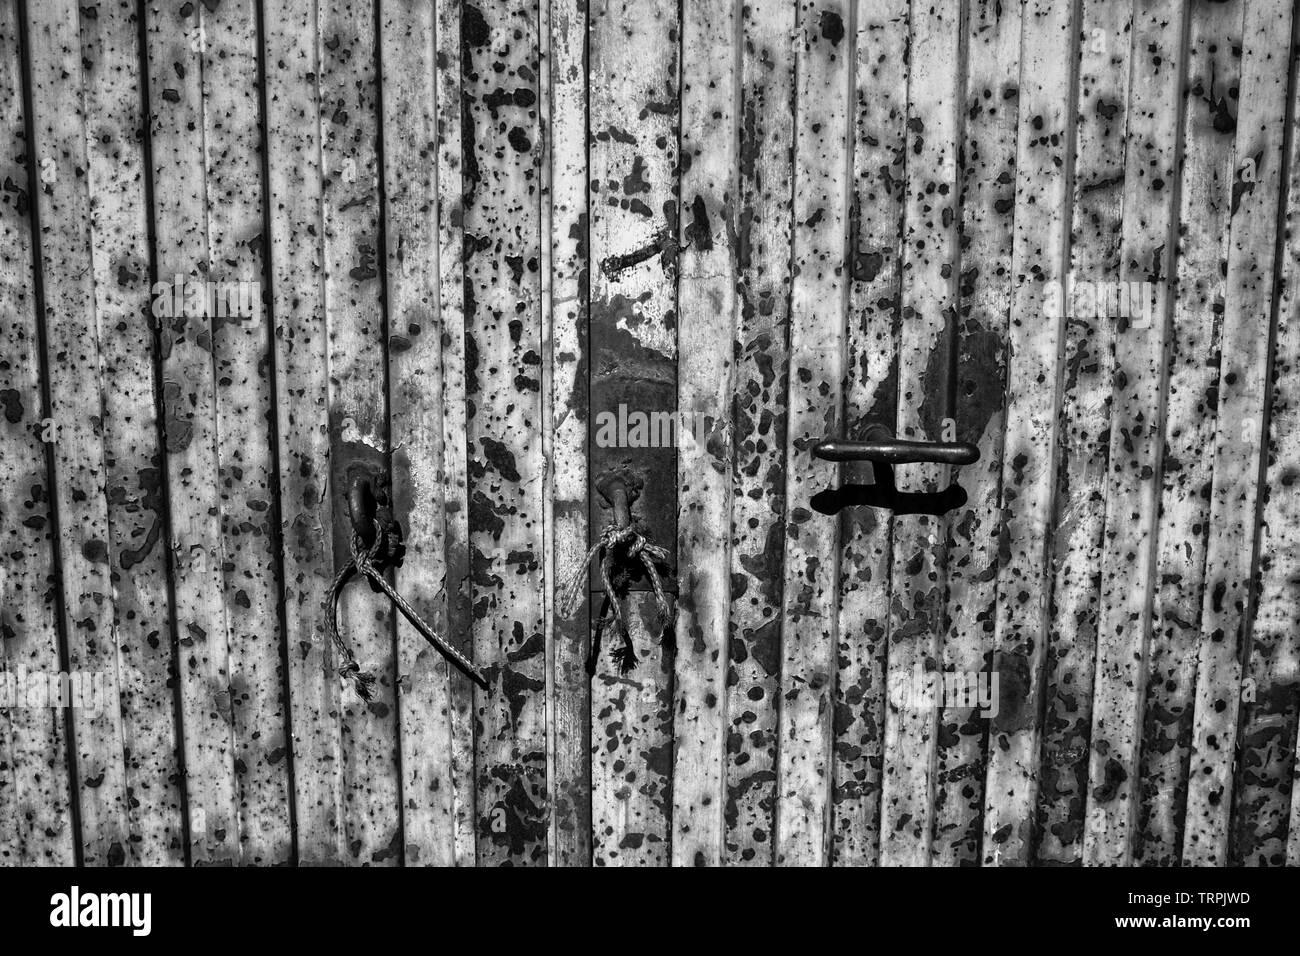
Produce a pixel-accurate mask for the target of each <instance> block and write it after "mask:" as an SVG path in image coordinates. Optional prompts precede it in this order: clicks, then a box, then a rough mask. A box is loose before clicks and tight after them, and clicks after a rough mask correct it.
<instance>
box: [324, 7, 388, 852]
mask: <svg viewBox="0 0 1300 956" xmlns="http://www.w3.org/2000/svg"><path fill="white" fill-rule="evenodd" d="M316 19H317V25H316V38H317V44H318V53H317V55H318V57H319V67H318V69H319V73H318V77H319V80H318V82H319V86H320V112H321V144H320V150H321V176H322V179H323V187H324V188H323V190H322V202H321V206H322V208H321V232H322V235H323V239H324V244H323V255H322V261H323V263H324V281H325V321H326V324H327V328H328V334H329V349H328V367H329V371H330V388H329V435H330V458H329V469H330V470H329V478H328V481H329V484H328V491H329V496H330V501H331V507H332V508H333V532H334V541H333V552H334V567H335V568H340V567H342V566H343V565H344V564H346V563H347V561H348V559H349V557H350V546H349V540H348V538H349V534H350V524H349V522H348V508H347V493H348V489H349V488H350V487H351V485H352V481H353V479H355V478H357V477H364V478H366V479H368V480H369V481H370V482H371V485H372V487H375V488H384V487H387V486H388V484H389V463H388V452H389V448H390V447H391V446H390V445H389V439H388V396H387V390H386V385H387V382H386V366H387V351H388V348H389V342H388V340H387V335H386V334H387V331H388V327H387V323H386V321H385V315H384V302H385V300H384V283H383V280H382V275H383V272H384V265H385V256H384V248H383V232H382V222H383V219H382V213H383V210H382V208H381V205H380V176H381V173H382V167H381V163H380V156H379V135H380V124H379V75H378V71H379V64H378V62H377V58H376V56H375V51H376V43H377V36H376V33H377V24H376V23H375V10H374V6H373V4H368V3H363V2H359V0H328V2H322V3H320V4H319V5H318V7H317V11H316ZM339 617H340V621H341V626H342V628H343V630H344V633H346V634H347V635H348V637H349V640H350V641H351V642H352V645H353V652H354V653H355V654H356V656H357V658H358V659H359V660H360V663H361V666H362V668H364V669H366V670H369V671H370V672H371V673H372V674H374V676H375V677H376V679H377V684H376V687H375V694H374V697H373V699H372V700H369V701H365V700H362V699H361V698H360V697H358V696H357V694H356V693H355V691H354V690H353V689H352V688H351V687H345V689H344V691H343V697H342V700H341V705H342V708H341V716H340V718H338V720H339V724H340V728H339V729H340V732H341V734H342V741H343V743H342V756H343V832H344V851H345V856H344V859H345V861H347V862H351V863H354V864H357V865H364V864H370V865H379V864H382V865H387V866H393V865H396V864H399V863H401V862H402V850H403V844H402V834H401V827H400V819H401V809H400V793H401V781H400V780H399V777H398V759H399V755H398V738H397V735H398V727H397V725H398V711H397V686H396V681H397V672H396V659H395V651H396V648H395V641H394V632H393V628H394V621H393V618H394V617H395V614H394V613H393V611H392V609H391V607H390V605H389V602H388V599H387V598H385V597H384V596H383V595H382V594H376V593H375V591H374V590H372V589H371V588H368V587H351V588H348V589H347V590H346V591H345V592H344V595H343V600H342V602H341V608H340V613H339Z"/></svg>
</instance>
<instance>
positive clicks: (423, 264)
mask: <svg viewBox="0 0 1300 956" xmlns="http://www.w3.org/2000/svg"><path fill="white" fill-rule="evenodd" d="M435 17H436V11H435V9H434V5H433V3H432V2H431V0H412V2H406V3H393V4H387V5H385V6H383V7H382V8H381V18H380V24H379V28H380V50H381V56H382V68H383V74H382V78H381V80H382V90H383V96H382V98H381V99H382V103H383V117H382V120H383V129H384V133H385V135H384V169H383V177H384V199H385V202H384V210H385V213H386V219H385V222H384V236H385V239H386V244H387V249H386V282H387V285H386V292H387V303H386V304H387V309H388V375H389V400H390V403H391V405H390V407H391V412H390V427H391V429H392V443H393V455H392V465H393V507H394V509H395V512H396V513H397V514H400V515H401V516H402V517H403V519H404V523H403V531H404V538H403V541H404V543H405V545H406V555H405V557H404V559H403V562H402V567H401V568H400V569H399V570H398V571H397V572H396V573H395V574H394V576H393V577H394V583H395V585H396V586H397V588H398V590H399V592H400V593H403V594H405V595H406V596H407V600H408V601H410V602H411V606H412V607H414V608H415V610H416V612H417V613H418V614H419V615H420V617H421V618H423V619H424V620H425V621H426V622H427V623H428V624H429V625H430V626H432V627H433V629H434V631H435V632H436V633H438V634H446V633H447V620H448V615H447V593H446V591H445V589H444V583H445V581H446V562H445V553H446V549H445V525H446V502H445V499H444V497H443V488H444V487H445V485H444V475H443V454H444V440H443V426H444V422H445V417H444V414H443V408H442V397H443V382H442V361H441V358H442V352H443V343H442V327H441V319H442V310H441V308H440V307H439V295H440V291H441V288H440V286H441V283H440V279H441V275H440V270H439V269H437V268H430V264H431V263H439V256H438V243H439V238H440V233H439V228H438V224H439V217H440V214H441V213H442V209H441V208H440V206H439V204H438V201H437V188H438V174H439V168H438V164H437V162H430V161H429V160H434V159H436V157H437V151H436V145H437V131H436V129H435V122H436V119H435V112H436V108H437V104H436V102H435V98H434V88H435V84H436V83H437V71H436V70H435V68H434V46H435V39H434V29H435V27H434V22H435ZM439 264H440V263H439ZM452 315H453V320H454V317H455V313H453V314H452ZM397 641H398V645H397V646H398V658H397V689H398V709H399V711H400V714H401V734H400V739H401V768H402V808H403V811H402V831H403V845H404V850H405V854H406V856H405V862H406V864H407V865H408V866H414V865H434V866H451V865H453V864H454V863H455V862H456V847H457V842H458V837H459V834H458V833H457V829H458V827H459V826H462V825H463V824H464V821H463V820H462V819H461V818H460V817H459V816H458V814H457V806H456V804H457V800H458V797H459V796H460V794H458V793H457V789H456V788H455V787H454V786H451V785H450V783H449V782H450V781H452V780H455V779H456V778H457V774H456V773H455V770H456V769H457V768H455V767H454V766H453V755H452V748H451V739H452V712H453V709H452V707H451V699H450V696H451V689H452V688H451V681H452V680H453V679H454V678H453V675H452V674H451V673H450V672H449V668H450V667H451V665H450V664H449V663H448V662H447V660H446V659H445V658H444V657H443V656H442V655H441V654H440V653H439V652H438V650H437V649H436V648H434V647H431V646H430V645H429V643H428V642H427V641H426V640H425V639H424V637H423V636H422V635H421V634H420V633H419V632H418V631H417V630H416V629H415V628H414V627H412V626H411V624H410V623H409V622H408V621H406V620H405V619H399V620H398V622H397ZM461 839H463V838H461Z"/></svg>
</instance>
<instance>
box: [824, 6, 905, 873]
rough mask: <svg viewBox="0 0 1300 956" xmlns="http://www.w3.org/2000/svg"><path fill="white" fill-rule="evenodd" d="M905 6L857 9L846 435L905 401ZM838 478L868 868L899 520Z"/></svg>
mask: <svg viewBox="0 0 1300 956" xmlns="http://www.w3.org/2000/svg"><path fill="white" fill-rule="evenodd" d="M908 8H909V3H908V0H890V2H889V3H887V4H859V5H858V8H857V50H856V60H855V64H854V93H855V95H854V112H853V113H852V114H851V118H852V122H853V202H852V208H851V212H850V216H851V218H850V222H849V253H848V255H849V260H848V266H849V280H850V281H849V308H848V316H847V321H846V322H845V327H846V342H845V347H846V350H847V353H848V361H847V362H846V363H845V368H844V433H845V435H846V436H847V437H849V438H855V439H861V438H863V437H864V436H865V434H866V431H867V429H868V428H869V427H870V426H871V425H872V424H873V423H885V424H888V423H890V422H892V421H893V419H894V415H895V410H896V409H897V407H898V338H899V324H900V321H901V319H902V314H901V299H900V296H899V288H900V284H901V274H900V270H901V253H902V235H903V197H904V185H905V178H906V176H905V166H906V163H907V142H906V140H907V68H906V64H907V62H908V57H909V54H908V44H909V24H908ZM840 482H841V490H840V491H838V492H836V493H835V501H834V504H835V505H839V506H844V507H842V508H841V510H840V513H839V532H840V555H839V562H840V569H839V589H840V604H839V621H838V627H839V637H838V641H839V646H838V653H837V655H836V679H835V717H834V726H833V731H834V748H835V763H834V777H833V787H834V789H833V791H832V796H831V799H832V820H831V859H832V862H833V863H834V864H836V865H840V866H870V865H875V863H876V861H877V860H878V858H879V855H880V787H881V778H882V776H883V773H884V761H883V759H882V749H883V747H884V739H885V737H884V732H885V707H886V690H885V668H886V652H887V646H886V645H887V641H888V637H889V601H890V587H889V583H890V581H889V579H890V566H891V564H892V561H891V547H890V545H891V529H892V524H893V521H892V515H891V513H890V512H888V511H883V510H880V509H877V508H863V507H854V506H853V503H854V502H855V501H859V500H861V496H863V495H870V494H872V493H873V492H875V491H876V490H878V489H877V488H876V484H875V471H874V469H873V468H872V466H871V464H870V463H868V462H850V463H846V464H844V465H843V466H842V468H841V470H840ZM826 493H827V492H823V493H822V494H826Z"/></svg>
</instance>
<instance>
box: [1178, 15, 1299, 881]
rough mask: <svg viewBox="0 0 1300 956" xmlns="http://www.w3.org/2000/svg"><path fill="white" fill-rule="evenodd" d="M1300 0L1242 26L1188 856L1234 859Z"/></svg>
mask: <svg viewBox="0 0 1300 956" xmlns="http://www.w3.org/2000/svg"><path fill="white" fill-rule="evenodd" d="M1292 6H1293V5H1292V4H1290V3H1285V2H1281V0H1254V2H1251V3H1248V4H1247V5H1246V11H1245V21H1244V24H1243V27H1242V62H1241V88H1240V89H1241V93H1240V100H1239V102H1240V104H1241V107H1240V112H1239V113H1238V115H1237V129H1236V150H1235V152H1236V157H1235V166H1236V173H1235V177H1236V182H1237V183H1239V184H1240V189H1236V188H1234V196H1233V206H1232V212H1231V224H1230V235H1229V245H1228V253H1227V259H1228V262H1227V273H1226V281H1225V301H1224V313H1223V348H1222V356H1223V359H1222V362H1221V363H1220V367H1219V382H1218V409H1219V426H1218V428H1217V429H1216V431H1215V447H1214V481H1213V486H1212V489H1211V492H1210V522H1209V525H1210V540H1209V545H1208V547H1207V549H1206V557H1205V589H1204V594H1203V597H1202V603H1201V615H1202V617H1201V631H1202V635H1203V636H1202V644H1201V655H1200V660H1199V661H1198V669H1197V682H1196V709H1195V716H1194V718H1193V723H1192V748H1191V759H1190V766H1189V769H1188V787H1187V811H1186V814H1187V816H1186V830H1185V831H1184V836H1183V851H1182V862H1183V864H1184V865H1189V866H1213V865H1218V866H1222V865H1226V864H1227V863H1228V862H1229V858H1228V829H1229V826H1228V825H1229V814H1230V810H1231V807H1232V787H1233V783H1234V776H1233V764H1234V762H1235V759H1236V753H1237V745H1238V742H1239V736H1238V730H1239V728H1238V716H1239V714H1240V709H1241V708H1240V704H1241V696H1242V687H1241V679H1242V675H1243V672H1244V670H1245V668H1246V666H1247V664H1248V663H1249V661H1250V657H1251V652H1250V635H1251V621H1250V614H1251V612H1252V611H1253V610H1254V607H1255V603H1256V597H1255V594H1254V590H1255V575H1256V562H1257V554H1256V540H1255V539H1256V534H1257V532H1258V515H1257V513H1256V509H1257V506H1258V498H1259V490H1260V489H1259V477H1260V463H1261V457H1262V455H1263V445H1264V442H1265V436H1264V427H1265V425H1266V424H1267V419H1266V414H1267V407H1266V402H1267V395H1268V365H1269V358H1270V356H1269V349H1270V345H1271V343H1272V337H1271V336H1270V335H1267V334H1262V329H1263V328H1264V327H1265V326H1266V325H1267V324H1268V322H1267V320H1265V321H1263V322H1261V316H1271V315H1272V298H1273V296H1274V294H1275V291H1276V280H1275V276H1274V262H1275V255H1276V242H1277V230H1278V211H1279V198H1280V191H1281V189H1282V185H1283V183H1284V182H1285V179H1284V177H1283V172H1282V160H1283V157H1284V155H1285V153H1284V150H1283V143H1284V134H1283V130H1284V128H1285V125H1284V124H1285V122H1286V116H1287V86H1288V80H1289V72H1288V71H1287V70H1286V69H1284V68H1283V67H1282V64H1284V63H1286V62H1288V53H1289V51H1290V46H1291V38H1292V30H1291V25H1292V22H1291V21H1292V13H1293V10H1292Z"/></svg>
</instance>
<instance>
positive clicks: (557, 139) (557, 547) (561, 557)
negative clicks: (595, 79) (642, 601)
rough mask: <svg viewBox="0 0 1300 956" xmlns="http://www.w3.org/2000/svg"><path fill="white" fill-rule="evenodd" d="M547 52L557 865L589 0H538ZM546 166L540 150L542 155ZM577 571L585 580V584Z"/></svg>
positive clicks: (570, 731) (571, 647)
mask: <svg viewBox="0 0 1300 956" xmlns="http://www.w3.org/2000/svg"><path fill="white" fill-rule="evenodd" d="M546 12H547V14H548V16H549V23H548V25H549V55H548V56H547V58H546V62H545V63H544V64H543V69H544V73H543V77H544V79H545V81H546V82H547V83H548V84H549V85H548V87H547V92H546V93H544V94H543V96H542V100H543V106H544V109H545V110H546V114H545V115H546V116H547V141H548V143H549V152H550V157H549V160H550V162H549V173H550V176H549V180H548V182H547V186H548V189H549V195H550V210H549V213H550V220H549V226H548V228H549V232H550V260H549V263H550V268H549V270H547V272H548V273H549V277H550V296H549V300H544V303H543V304H544V307H545V308H547V309H549V314H548V319H547V322H546V325H545V330H546V331H549V340H548V347H547V349H546V355H545V359H546V368H547V373H548V384H549V389H548V391H547V396H548V398H547V402H548V415H547V423H546V427H545V429H544V431H543V439H544V440H548V439H549V441H550V447H549V460H550V465H551V467H550V471H549V477H550V482H551V484H550V492H549V494H548V498H549V502H548V504H549V511H548V515H549V537H550V540H549V548H550V554H549V558H550V562H549V564H548V567H547V576H548V581H549V584H548V588H547V593H548V599H549V604H550V614H549V615H548V617H549V624H550V627H551V631H550V634H549V637H548V644H549V647H550V667H549V670H550V687H549V691H548V695H549V698H550V708H549V710H548V712H547V722H548V727H547V730H548V733H549V747H548V752H549V763H548V766H547V781H548V783H549V785H550V791H551V793H550V799H551V808H552V818H551V833H550V852H551V863H552V864H553V865H556V866H587V865H588V864H589V863H590V862H591V841H592V834H591V752H590V746H591V691H590V678H589V677H588V674H587V653H588V649H589V647H590V639H591V632H590V612H591V607H590V600H589V598H590V595H589V594H588V593H587V588H586V587H585V586H584V587H582V588H581V592H582V594H581V604H580V606H579V608H578V609H577V610H576V611H575V612H574V614H573V616H572V617H571V618H565V617H564V616H562V615H561V614H559V613H558V612H557V609H556V595H557V594H558V593H559V592H560V590H561V587H562V586H563V584H567V582H569V581H570V580H572V579H573V576H574V575H575V574H576V575H582V563H583V559H584V558H585V556H586V554H587V548H588V531H587V528H588V516H587V502H588V490H587V482H588V477H589V471H588V468H587V463H588V457H587V456H588V443H587V423H588V415H587V407H588V396H587V379H588V364H587V332H588V328H587V316H588V286H589V276H590V272H589V269H590V265H589V263H588V259H587V249H588V242H587V224H588V212H587V203H588V200H587V3H586V0H564V2H551V3H547V4H546ZM543 165H544V166H546V165H547V164H546V160H545V159H544V160H543ZM585 583H586V582H585V581H584V582H583V584H584V585H585Z"/></svg>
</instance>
